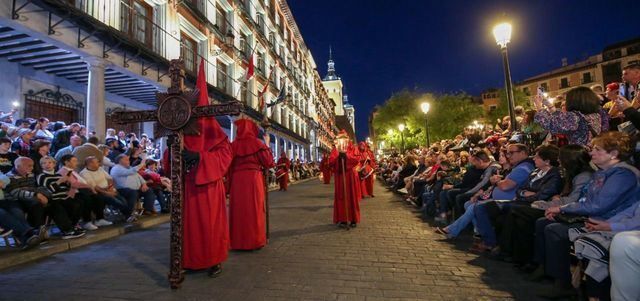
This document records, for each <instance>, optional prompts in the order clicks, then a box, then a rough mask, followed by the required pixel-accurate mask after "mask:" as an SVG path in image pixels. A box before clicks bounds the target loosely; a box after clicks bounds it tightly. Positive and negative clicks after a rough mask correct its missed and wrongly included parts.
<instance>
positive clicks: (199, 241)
mask: <svg viewBox="0 0 640 301" xmlns="http://www.w3.org/2000/svg"><path fill="white" fill-rule="evenodd" d="M196 88H197V89H198V90H199V91H200V96H199V98H198V106H203V105H208V104H209V96H208V93H207V83H206V79H205V75H204V64H203V62H201V63H200V69H199V72H198V79H197V81H196ZM198 128H199V130H200V135H185V136H184V146H185V148H186V149H187V150H189V151H192V152H197V153H198V154H199V155H200V160H199V161H198V165H197V166H196V167H195V168H193V169H192V170H190V171H189V172H188V173H186V174H185V177H184V208H183V210H184V215H183V223H184V227H183V237H184V240H183V249H182V250H183V254H182V255H183V258H182V265H183V267H184V268H187V269H204V268H209V267H212V266H214V265H217V264H219V263H221V262H223V261H225V260H226V259H227V255H228V251H229V227H228V224H227V210H226V202H225V201H226V198H225V188H224V183H223V177H224V175H225V174H226V173H227V170H228V169H229V165H230V164H231V159H232V153H231V144H230V143H229V139H228V138H227V135H226V134H225V132H224V131H223V130H222V128H221V127H220V125H219V124H218V122H217V121H216V119H215V118H211V117H202V118H199V119H198Z"/></svg>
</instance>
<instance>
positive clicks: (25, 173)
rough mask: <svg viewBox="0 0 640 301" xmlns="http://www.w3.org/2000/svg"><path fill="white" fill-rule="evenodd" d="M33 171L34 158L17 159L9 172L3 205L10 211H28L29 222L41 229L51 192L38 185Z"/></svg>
mask: <svg viewBox="0 0 640 301" xmlns="http://www.w3.org/2000/svg"><path fill="white" fill-rule="evenodd" d="M32 172H33V160H31V159H30V158H28V157H19V158H18V159H16V161H15V167H14V169H12V170H11V171H10V172H9V173H8V174H7V177H9V180H10V181H9V184H7V185H6V186H5V188H4V191H5V199H6V200H5V201H3V202H2V205H1V206H2V207H3V208H4V209H5V210H7V211H9V212H17V211H15V210H20V211H22V212H25V213H27V220H28V221H29V224H30V225H31V226H32V227H35V228H37V229H39V230H38V231H40V230H41V229H40V228H41V227H42V226H43V225H44V220H45V209H44V207H45V206H46V205H47V203H48V202H49V198H50V193H49V191H47V189H46V188H44V187H38V186H37V184H36V179H35V177H34V176H33V173H32Z"/></svg>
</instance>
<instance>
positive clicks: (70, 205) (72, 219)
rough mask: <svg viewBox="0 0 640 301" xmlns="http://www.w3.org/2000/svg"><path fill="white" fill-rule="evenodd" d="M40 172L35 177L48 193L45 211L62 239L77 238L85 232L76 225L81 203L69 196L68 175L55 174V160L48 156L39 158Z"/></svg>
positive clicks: (80, 211)
mask: <svg viewBox="0 0 640 301" xmlns="http://www.w3.org/2000/svg"><path fill="white" fill-rule="evenodd" d="M40 167H41V168H42V173H40V174H39V175H38V177H37V178H36V183H37V184H38V186H39V187H44V188H46V189H47V190H48V191H49V193H50V199H49V202H48V203H47V207H46V210H47V211H46V212H47V215H49V216H50V217H51V218H52V219H53V221H54V222H55V224H56V226H57V227H58V228H59V229H60V231H61V232H62V239H71V238H78V237H81V236H83V235H84V234H85V232H84V231H83V230H82V229H81V228H80V227H79V226H78V221H79V220H80V216H81V214H82V203H81V202H80V201H79V200H76V199H74V198H71V197H69V190H70V189H71V186H70V185H69V176H67V175H64V176H61V175H59V174H56V172H55V168H56V160H55V159H53V158H52V157H50V156H45V157H42V159H40Z"/></svg>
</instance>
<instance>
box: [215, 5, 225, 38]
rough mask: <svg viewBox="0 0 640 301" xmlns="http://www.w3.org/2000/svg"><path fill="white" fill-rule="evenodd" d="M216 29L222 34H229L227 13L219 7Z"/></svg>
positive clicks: (217, 7)
mask: <svg viewBox="0 0 640 301" xmlns="http://www.w3.org/2000/svg"><path fill="white" fill-rule="evenodd" d="M216 27H218V29H219V30H220V32H221V33H222V34H226V33H227V12H226V11H225V10H224V9H222V7H220V6H219V5H216Z"/></svg>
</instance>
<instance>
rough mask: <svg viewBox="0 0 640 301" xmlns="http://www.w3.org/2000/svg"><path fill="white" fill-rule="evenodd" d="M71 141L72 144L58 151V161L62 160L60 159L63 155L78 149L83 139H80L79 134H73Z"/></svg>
mask: <svg viewBox="0 0 640 301" xmlns="http://www.w3.org/2000/svg"><path fill="white" fill-rule="evenodd" d="M70 142H71V144H69V145H68V146H65V147H63V148H61V149H59V150H58V152H56V155H55V156H54V159H56V161H57V162H60V159H62V156H64V155H68V154H72V153H73V150H74V149H76V147H78V146H80V145H82V139H80V136H78V135H73V136H71V138H70Z"/></svg>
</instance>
